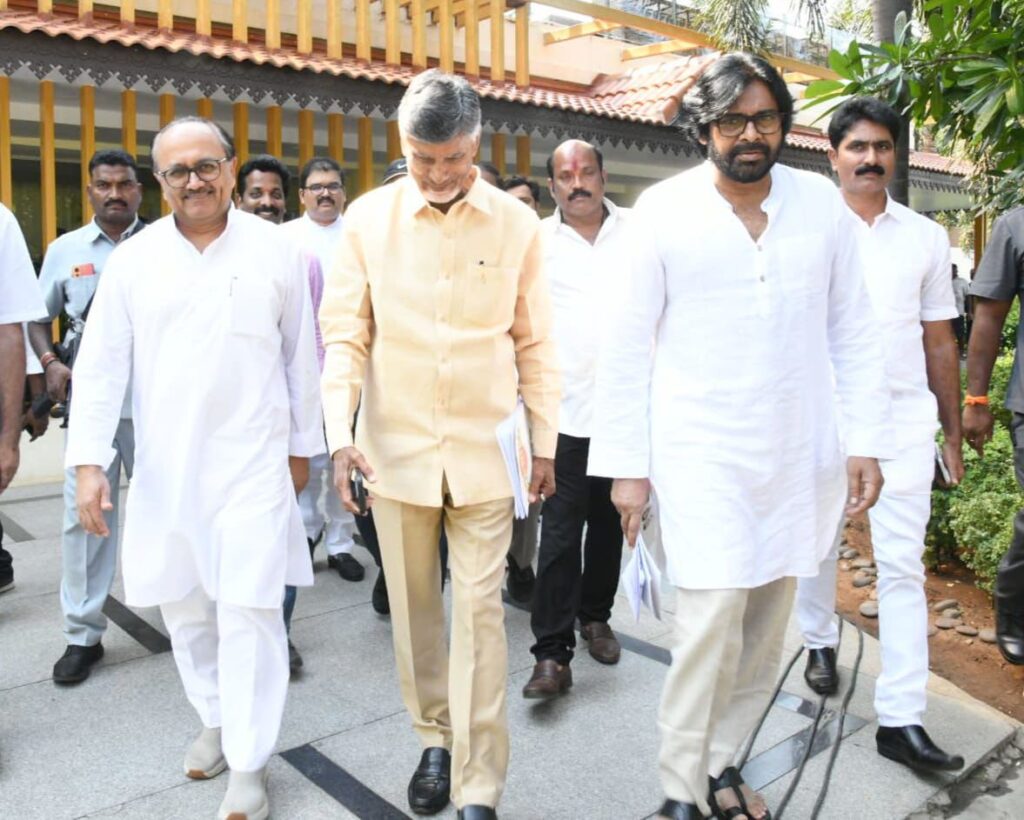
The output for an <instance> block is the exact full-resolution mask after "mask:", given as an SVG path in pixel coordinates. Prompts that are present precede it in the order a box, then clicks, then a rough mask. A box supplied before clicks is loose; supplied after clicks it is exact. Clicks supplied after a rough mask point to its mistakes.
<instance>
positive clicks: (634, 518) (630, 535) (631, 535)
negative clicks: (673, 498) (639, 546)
mask: <svg viewBox="0 0 1024 820" xmlns="http://www.w3.org/2000/svg"><path fill="white" fill-rule="evenodd" d="M650 498H651V482H650V480H648V479H646V478H617V479H615V481H613V482H612V504H614V505H615V509H616V510H618V511H619V516H620V517H621V518H622V534H623V535H625V536H626V543H627V544H629V546H631V547H635V546H636V538H637V536H638V535H639V534H640V528H641V527H643V523H644V513H645V512H646V511H647V504H648V502H649V501H650Z"/></svg>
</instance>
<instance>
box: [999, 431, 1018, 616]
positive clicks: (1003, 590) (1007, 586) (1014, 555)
mask: <svg viewBox="0 0 1024 820" xmlns="http://www.w3.org/2000/svg"><path fill="white" fill-rule="evenodd" d="M1010 438H1011V439H1013V468H1014V472H1015V473H1016V475H1017V483H1018V484H1020V486H1021V487H1022V488H1024V414H1022V413H1014V414H1013V420H1012V421H1011V422H1010ZM995 598H996V602H997V603H1000V604H1008V605H1010V606H1012V607H1013V608H1014V609H1017V610H1021V611H1024V510H1020V511H1019V512H1018V513H1017V517H1016V518H1015V519H1014V521H1013V538H1012V539H1011V540H1010V549H1008V550H1007V551H1006V554H1005V555H1004V556H1003V560H1002V561H1000V562H999V573H998V574H997V575H996V587H995Z"/></svg>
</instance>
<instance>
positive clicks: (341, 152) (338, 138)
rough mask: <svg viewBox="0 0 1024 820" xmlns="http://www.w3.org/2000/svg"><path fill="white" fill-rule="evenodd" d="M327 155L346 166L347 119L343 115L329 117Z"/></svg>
mask: <svg viewBox="0 0 1024 820" xmlns="http://www.w3.org/2000/svg"><path fill="white" fill-rule="evenodd" d="M327 153H328V154H329V155H330V156H331V157H333V158H334V159H335V160H337V162H338V164H339V165H341V166H343V167H344V165H345V117H344V116H343V115H341V114H328V115H327Z"/></svg>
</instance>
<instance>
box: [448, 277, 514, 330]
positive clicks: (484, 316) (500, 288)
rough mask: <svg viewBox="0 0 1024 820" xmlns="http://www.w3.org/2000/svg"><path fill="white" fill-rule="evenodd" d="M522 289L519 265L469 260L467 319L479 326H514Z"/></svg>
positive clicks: (465, 300)
mask: <svg viewBox="0 0 1024 820" xmlns="http://www.w3.org/2000/svg"><path fill="white" fill-rule="evenodd" d="M518 291H519V279H518V270H517V269H516V268H505V267H497V266H492V265H474V264H467V265H466V279H465V287H464V290H463V300H462V318H463V320H464V321H465V322H466V324H468V325H473V326H476V327H495V326H498V327H510V326H511V325H512V319H513V316H514V313H515V306H516V297H517V295H518Z"/></svg>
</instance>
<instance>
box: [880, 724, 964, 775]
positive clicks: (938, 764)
mask: <svg viewBox="0 0 1024 820" xmlns="http://www.w3.org/2000/svg"><path fill="white" fill-rule="evenodd" d="M875 741H876V742H877V744H878V753H879V754H880V755H881V756H882V757H887V758H889V760H895V761H896V762H897V763H902V764H903V765H904V766H909V767H910V768H911V769H917V770H918V771H921V772H954V771H956V770H957V769H962V768H963V767H964V759H963V758H962V757H961V756H960V755H949V754H946V753H945V752H944V751H942V749H940V748H939V747H938V746H936V745H935V744H934V743H932V739H931V738H930V737H928V733H927V732H926V731H925V730H924V727H923V726H879V727H878V732H877V733H876V734H875Z"/></svg>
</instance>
